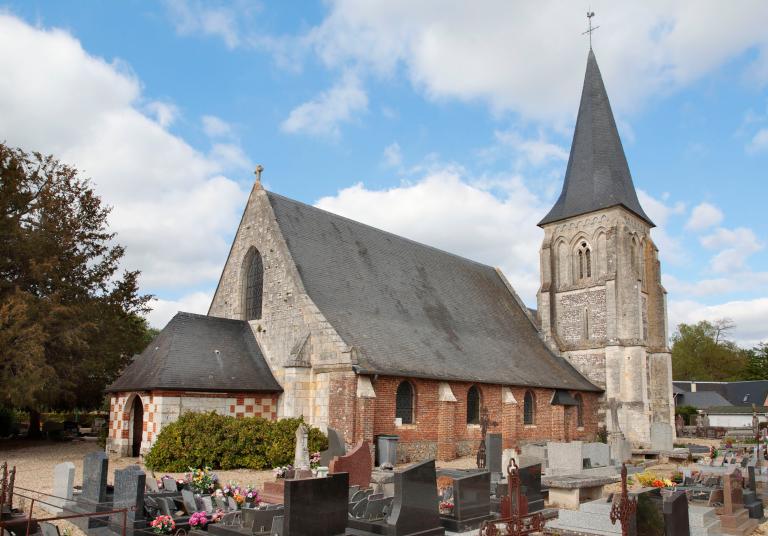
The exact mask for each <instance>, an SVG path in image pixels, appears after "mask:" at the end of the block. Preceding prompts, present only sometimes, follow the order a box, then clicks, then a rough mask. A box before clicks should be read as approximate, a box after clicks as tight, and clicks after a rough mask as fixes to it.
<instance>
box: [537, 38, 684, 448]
mask: <svg viewBox="0 0 768 536" xmlns="http://www.w3.org/2000/svg"><path fill="white" fill-rule="evenodd" d="M539 227H541V228H542V229H543V230H544V241H543V243H542V246H541V252H540V260H541V287H540V289H539V292H538V312H539V316H540V319H541V327H542V333H543V335H544V337H545V338H546V340H547V342H548V343H549V344H550V346H552V347H553V348H554V349H556V350H557V351H559V353H560V355H562V356H563V357H564V358H566V359H568V360H569V361H570V362H571V363H572V364H573V365H574V366H575V367H576V368H577V369H578V370H579V371H580V372H581V373H582V374H583V375H584V376H586V377H587V378H589V379H590V380H591V381H592V382H593V383H594V384H596V385H598V386H600V387H602V388H603V389H604V390H605V393H604V397H603V403H602V405H601V409H600V421H601V422H602V423H604V424H605V425H606V426H607V427H608V431H609V432H615V431H616V430H611V428H612V427H613V426H612V423H611V419H610V418H609V416H608V415H607V411H606V407H607V403H608V401H609V400H611V399H614V400H616V402H617V406H618V415H619V425H620V427H621V431H622V432H623V433H624V435H625V437H626V438H627V439H629V440H630V441H631V442H632V443H633V444H635V445H643V446H650V445H652V444H653V445H658V444H659V443H660V441H663V442H664V443H671V439H666V440H664V439H659V437H661V436H664V437H667V438H672V437H673V436H674V427H673V426H672V425H673V423H674V403H673V398H672V365H671V355H670V351H669V348H668V345H667V317H666V311H667V305H666V291H665V290H664V288H663V287H662V285H661V271H660V265H659V259H658V249H657V248H656V245H655V244H654V243H653V240H652V239H651V229H652V228H653V227H654V224H653V222H652V221H651V219H650V218H649V217H648V215H647V214H646V213H645V212H644V211H643V208H642V206H640V202H639V200H638V198H637V193H636V192H635V187H634V184H633V182H632V176H631V174H630V172H629V166H628V164H627V159H626V156H625V155H624V149H623V147H622V144H621V139H620V138H619V133H618V130H617V129H616V122H615V120H614V118H613V113H612V111H611V106H610V103H609V102H608V95H607V94H606V91H605V86H604V84H603V79H602V76H601V75H600V69H599V68H598V66H597V60H596V58H595V54H594V52H593V51H592V50H591V49H590V51H589V57H588V59H587V69H586V75H585V77H584V87H583V90H582V94H581V103H580V105H579V113H578V118H577V121H576V129H575V132H574V135H573V142H572V145H571V153H570V157H569V159H568V167H567V169H566V173H565V181H564V184H563V191H562V193H561V194H560V197H559V198H558V200H557V202H556V203H555V205H554V206H553V207H552V210H550V211H549V213H548V214H547V215H546V216H545V217H544V219H542V220H541V222H539ZM664 425H667V426H664ZM652 436H656V437H652ZM669 446H670V448H671V444H670V445H669Z"/></svg>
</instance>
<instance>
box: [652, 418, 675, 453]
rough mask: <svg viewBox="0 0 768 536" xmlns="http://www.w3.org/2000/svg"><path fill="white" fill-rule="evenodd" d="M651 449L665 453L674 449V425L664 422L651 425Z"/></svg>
mask: <svg viewBox="0 0 768 536" xmlns="http://www.w3.org/2000/svg"><path fill="white" fill-rule="evenodd" d="M651 448H652V449H653V450H663V451H671V450H672V449H673V448H674V431H673V430H672V425H670V424H667V423H663V422H654V423H651Z"/></svg>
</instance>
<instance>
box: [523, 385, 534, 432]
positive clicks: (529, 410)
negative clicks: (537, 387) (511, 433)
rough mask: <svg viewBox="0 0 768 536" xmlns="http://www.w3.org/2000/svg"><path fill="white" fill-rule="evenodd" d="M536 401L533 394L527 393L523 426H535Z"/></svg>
mask: <svg viewBox="0 0 768 536" xmlns="http://www.w3.org/2000/svg"><path fill="white" fill-rule="evenodd" d="M535 405H536V400H535V399H534V397H533V393H532V392H530V391H526V392H525V399H524V400H523V424H534V422H535V417H536V415H535V411H534V406H535Z"/></svg>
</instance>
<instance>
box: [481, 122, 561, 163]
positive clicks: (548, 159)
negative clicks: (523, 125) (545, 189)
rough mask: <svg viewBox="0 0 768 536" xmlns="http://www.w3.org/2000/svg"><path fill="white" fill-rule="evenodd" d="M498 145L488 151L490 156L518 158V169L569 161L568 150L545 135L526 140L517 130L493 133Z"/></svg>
mask: <svg viewBox="0 0 768 536" xmlns="http://www.w3.org/2000/svg"><path fill="white" fill-rule="evenodd" d="M493 135H494V138H495V139H496V145H495V146H492V147H491V148H490V149H488V150H487V153H488V154H489V155H490V156H499V154H500V153H503V154H507V155H510V154H511V155H514V156H515V157H516V158H518V162H517V164H518V167H522V166H524V165H532V166H541V165H544V164H548V163H552V162H564V161H566V160H568V150H567V149H566V148H565V147H561V146H560V145H557V144H556V143H552V142H550V141H548V140H547V139H546V138H545V137H544V136H543V134H539V136H538V137H537V138H535V139H534V138H525V137H523V136H522V135H521V134H520V133H519V132H517V131H515V130H504V131H501V130H497V131H495V132H494V133H493Z"/></svg>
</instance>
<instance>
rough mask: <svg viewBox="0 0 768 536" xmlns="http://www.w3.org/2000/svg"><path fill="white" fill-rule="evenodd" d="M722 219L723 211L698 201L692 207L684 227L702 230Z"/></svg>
mask: <svg viewBox="0 0 768 536" xmlns="http://www.w3.org/2000/svg"><path fill="white" fill-rule="evenodd" d="M722 221H723V212H722V211H721V210H720V209H719V208H717V207H716V206H715V205H712V204H710V203H700V204H698V205H696V206H695V207H693V210H692V211H691V217H690V218H688V222H687V223H686V224H685V228H686V229H689V230H691V231H703V230H704V229H708V228H710V227H712V226H714V225H719V224H720V222H722Z"/></svg>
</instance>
